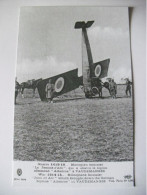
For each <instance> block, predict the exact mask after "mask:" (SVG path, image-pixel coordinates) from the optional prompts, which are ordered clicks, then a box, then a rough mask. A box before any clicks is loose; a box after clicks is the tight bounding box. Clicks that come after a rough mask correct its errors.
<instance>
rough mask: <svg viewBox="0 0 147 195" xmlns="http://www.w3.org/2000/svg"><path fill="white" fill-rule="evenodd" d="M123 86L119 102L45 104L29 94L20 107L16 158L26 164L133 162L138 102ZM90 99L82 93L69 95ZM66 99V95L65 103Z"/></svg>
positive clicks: (16, 119) (105, 95)
mask: <svg viewBox="0 0 147 195" xmlns="http://www.w3.org/2000/svg"><path fill="white" fill-rule="evenodd" d="M124 87H125V86H118V97H121V98H117V99H111V98H109V97H107V96H108V95H109V94H108V92H107V90H104V99H99V98H93V99H84V98H83V99H76V100H68V101H62V98H60V99H56V103H54V104H49V103H46V102H41V101H40V99H39V98H38V94H37V92H36V98H32V91H31V90H27V89H26V91H25V98H24V99H23V98H22V97H21V96H20V95H19V96H18V98H17V105H16V106H15V127H14V159H15V160H24V161H35V160H37V161H62V162H63V161H64V162H71V161H77V162H82V161H89V162H90V161H91V162H94V161H126V160H127V161H131V160H133V112H132V98H127V97H125V96H124V94H125V93H124V90H125V88H124ZM73 96H74V97H75V96H76V97H84V95H83V94H82V92H81V91H80V90H77V91H75V93H74V92H72V93H69V94H68V95H67V97H70V98H71V97H73ZM65 98H66V97H65V96H64V97H63V100H64V99H65Z"/></svg>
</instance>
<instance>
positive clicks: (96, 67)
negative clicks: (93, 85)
mask: <svg viewBox="0 0 147 195" xmlns="http://www.w3.org/2000/svg"><path fill="white" fill-rule="evenodd" d="M109 63H110V59H106V60H103V61H100V62H96V63H93V64H92V66H91V70H92V71H91V72H92V74H91V75H92V77H97V78H100V79H101V78H104V77H106V76H107V74H108V68H109Z"/></svg>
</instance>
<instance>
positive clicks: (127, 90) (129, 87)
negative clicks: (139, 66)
mask: <svg viewBox="0 0 147 195" xmlns="http://www.w3.org/2000/svg"><path fill="white" fill-rule="evenodd" d="M131 84H132V82H131V81H129V79H128V78H127V79H126V95H127V96H128V92H129V95H130V97H131Z"/></svg>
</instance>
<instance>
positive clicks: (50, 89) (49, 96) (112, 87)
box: [15, 78, 132, 104]
mask: <svg viewBox="0 0 147 195" xmlns="http://www.w3.org/2000/svg"><path fill="white" fill-rule="evenodd" d="M131 84H132V82H131V81H129V79H128V78H127V79H126V90H125V93H126V95H127V96H128V95H129V96H130V97H131ZM19 87H20V85H19V83H18V82H17V78H16V79H15V104H16V98H17V95H18V92H19ZM54 92H55V86H54V84H53V83H52V82H51V79H49V81H48V83H47V84H46V87H45V93H46V100H47V102H49V103H53V97H54ZM109 92H110V95H111V97H112V98H116V94H117V84H116V83H115V82H114V79H109Z"/></svg>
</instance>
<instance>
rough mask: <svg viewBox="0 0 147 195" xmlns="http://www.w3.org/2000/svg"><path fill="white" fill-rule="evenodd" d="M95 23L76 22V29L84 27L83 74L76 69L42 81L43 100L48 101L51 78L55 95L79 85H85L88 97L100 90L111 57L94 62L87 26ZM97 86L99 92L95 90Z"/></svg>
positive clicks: (40, 88)
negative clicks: (99, 84)
mask: <svg viewBox="0 0 147 195" xmlns="http://www.w3.org/2000/svg"><path fill="white" fill-rule="evenodd" d="M93 23H94V21H88V22H84V21H82V22H81V21H80V22H76V23H75V29H82V76H81V77H78V69H74V70H71V71H68V72H65V73H62V74H59V75H56V76H53V77H50V78H47V79H44V80H42V81H40V82H39V83H38V85H37V88H38V92H39V96H40V99H41V100H42V101H46V92H45V88H46V85H47V83H48V81H49V80H51V83H52V84H54V94H53V97H57V96H60V95H62V94H64V93H67V92H70V91H72V90H74V89H76V88H78V87H79V86H83V91H84V93H85V97H86V98H89V97H92V96H93V95H96V94H97V93H98V92H99V89H98V88H97V86H96V85H97V84H96V83H97V81H98V80H100V79H101V78H104V77H106V76H107V73H108V68H109V63H110V59H106V60H103V61H100V62H96V63H93V58H92V53H91V48H90V43H89V39H88V34H87V28H90V27H91V25H92V24H93ZM96 88H97V92H95V89H96ZM93 90H94V91H93ZM93 92H94V93H93Z"/></svg>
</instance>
